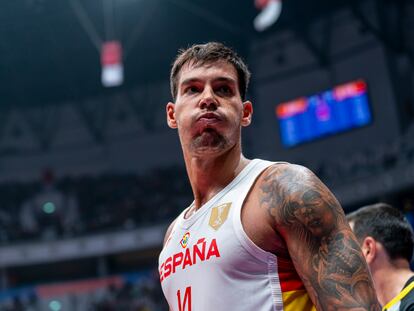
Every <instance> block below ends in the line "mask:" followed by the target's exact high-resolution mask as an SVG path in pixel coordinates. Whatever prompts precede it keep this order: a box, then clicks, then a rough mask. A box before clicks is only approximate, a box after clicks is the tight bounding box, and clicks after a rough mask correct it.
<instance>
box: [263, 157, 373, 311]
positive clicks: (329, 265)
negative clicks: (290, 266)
mask: <svg viewBox="0 0 414 311" xmlns="http://www.w3.org/2000/svg"><path fill="white" fill-rule="evenodd" d="M261 180H262V182H261V184H260V188H261V191H262V192H261V200H260V204H261V206H262V207H264V208H266V209H267V210H268V212H269V215H270V217H271V221H273V228H274V229H275V231H277V232H278V233H279V234H280V235H281V236H282V237H283V238H284V239H285V241H286V244H287V247H288V250H289V253H290V255H291V257H292V260H293V263H294V265H295V268H296V270H297V272H298V274H299V276H300V277H301V278H302V280H303V283H304V285H305V287H306V289H307V291H308V293H309V295H310V297H311V299H312V301H313V303H314V304H315V305H316V307H317V309H318V310H381V307H380V305H379V303H378V301H377V298H376V294H375V291H374V286H373V282H372V279H371V276H370V273H369V270H368V267H367V265H366V262H365V259H364V257H363V255H362V251H361V249H360V247H359V244H358V242H357V241H356V238H355V236H354V234H353V233H352V231H351V229H350V227H349V225H348V222H347V221H346V218H345V215H344V212H343V210H342V207H341V206H340V204H339V202H338V201H337V200H336V198H335V197H334V195H333V194H332V193H331V192H330V191H329V189H328V188H327V187H326V186H325V185H324V184H323V183H322V182H321V181H320V180H319V179H318V178H317V177H316V176H315V175H314V174H313V173H312V172H311V171H310V170H308V169H306V168H304V167H302V166H299V165H292V164H276V165H273V166H272V167H271V168H269V169H267V170H266V171H265V173H264V175H263V178H261Z"/></svg>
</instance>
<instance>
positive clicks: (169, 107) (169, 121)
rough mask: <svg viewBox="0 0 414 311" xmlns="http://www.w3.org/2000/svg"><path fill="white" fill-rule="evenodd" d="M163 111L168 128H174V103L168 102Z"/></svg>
mask: <svg viewBox="0 0 414 311" xmlns="http://www.w3.org/2000/svg"><path fill="white" fill-rule="evenodd" d="M165 111H166V112H167V124H168V126H169V127H170V128H172V129H176V128H177V120H176V119H175V104H174V103H172V102H169V103H168V104H167V106H166V107H165Z"/></svg>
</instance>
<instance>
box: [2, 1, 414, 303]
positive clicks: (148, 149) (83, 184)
mask: <svg viewBox="0 0 414 311" xmlns="http://www.w3.org/2000/svg"><path fill="white" fill-rule="evenodd" d="M270 2H272V3H278V5H281V11H280V12H279V13H280V15H279V16H273V20H272V16H270V17H269V18H270V20H268V21H264V22H263V20H262V22H263V24H261V25H258V17H259V15H260V14H262V13H264V12H263V11H264V10H266V5H268V3H270ZM279 9H280V7H279ZM270 13H272V12H270V11H269V12H267V14H270ZM273 13H275V12H273ZM0 25H1V27H0V102H1V103H0V310H5V311H8V310H10V311H11V310H33V311H34V310H45V311H46V310H51V311H65V310H75V311H77V310H79V311H83V310H85V311H86V310H102V311H112V310H120V311H123V310H131V311H135V310H136V311H162V310H168V309H169V308H168V305H167V303H166V302H165V299H164V295H163V292H162V290H161V287H160V282H159V271H158V255H159V253H160V250H161V248H162V244H163V239H164V234H165V232H166V229H167V227H168V225H169V224H170V223H171V221H173V220H174V218H175V217H176V216H177V215H178V214H179V213H180V212H181V211H182V210H183V209H184V208H186V207H187V206H189V205H190V204H191V202H192V200H193V194H192V191H191V187H190V183H189V180H188V176H187V173H186V167H185V165H184V161H183V159H182V150H181V147H180V143H179V139H178V135H177V133H176V131H174V130H171V129H170V128H168V126H167V123H166V113H165V105H166V104H167V103H168V102H169V101H171V100H172V99H171V95H170V85H169V74H170V69H171V64H172V62H173V60H174V58H175V56H176V54H177V51H178V50H179V49H180V48H186V47H188V46H190V45H192V44H195V43H205V42H209V41H217V42H223V43H225V44H226V45H228V46H231V47H232V48H234V49H235V50H236V51H237V52H238V53H239V55H240V56H241V57H242V58H243V59H244V60H245V61H246V63H247V64H248V66H249V69H250V71H251V73H252V78H251V84H250V88H249V91H248V94H247V98H248V99H249V100H251V101H252V103H253V107H254V114H253V120H254V121H253V122H252V125H250V126H249V127H247V128H244V129H243V140H242V146H243V150H244V154H245V155H246V157H248V158H250V159H252V158H263V159H268V160H271V161H286V162H290V163H296V164H300V165H303V166H305V167H308V168H309V169H311V170H312V171H313V172H314V173H315V174H316V175H317V176H318V177H319V178H320V179H321V180H322V181H323V182H324V183H325V184H326V185H327V186H328V187H329V189H330V190H331V191H332V192H333V193H334V195H335V196H336V198H337V199H338V201H339V202H340V203H341V205H342V207H343V209H344V211H345V213H349V212H352V211H354V210H356V209H357V208H359V207H360V206H363V205H367V204H371V203H376V202H386V203H389V204H391V205H393V206H395V207H397V208H399V209H400V210H402V211H403V213H404V214H405V216H406V217H407V219H408V220H409V221H410V222H411V223H412V224H414V70H413V69H414V2H412V1H409V0H398V1H391V0H361V1H356V0H338V1H328V0H315V1H299V0H289V1H287V0H270V1H266V0H263V1H254V0H246V1H240V0H227V1H222V0H210V1H203V0H146V1H144V0H94V1H92V0H63V1H56V0H15V1H6V0H3V1H1V3H0ZM312 107H313V108H312ZM229 310H232V309H231V308H229ZM186 311H187V310H186ZM193 311H194V310H193ZM195 311H198V310H195ZM255 311H256V310H255Z"/></svg>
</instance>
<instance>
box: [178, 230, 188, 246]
mask: <svg viewBox="0 0 414 311" xmlns="http://www.w3.org/2000/svg"><path fill="white" fill-rule="evenodd" d="M189 239H190V232H186V233H185V234H184V235H183V238H182V239H181V241H180V244H181V247H182V248H186V247H187V244H188V240H189Z"/></svg>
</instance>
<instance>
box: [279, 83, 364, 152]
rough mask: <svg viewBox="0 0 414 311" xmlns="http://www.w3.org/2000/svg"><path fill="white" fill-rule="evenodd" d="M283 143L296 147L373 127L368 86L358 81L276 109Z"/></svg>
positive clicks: (280, 105) (293, 101)
mask: <svg viewBox="0 0 414 311" xmlns="http://www.w3.org/2000/svg"><path fill="white" fill-rule="evenodd" d="M276 116H277V119H278V121H279V125H280V133H281V138H282V143H283V145H284V146H286V147H292V146H295V145H298V144H301V143H304V142H308V141H312V140H315V139H317V138H320V137H324V136H327V135H332V134H335V133H340V132H344V131H346V130H350V129H352V128H356V127H361V126H365V125H367V124H369V123H370V122H371V120H372V116H371V111H370V106H369V102H368V93H367V84H366V83H365V81H363V80H357V81H353V82H349V83H346V84H342V85H338V86H336V87H335V88H333V89H331V90H328V91H325V92H322V93H319V94H316V95H313V96H309V97H302V98H298V99H295V100H292V101H289V102H285V103H281V104H279V105H277V106H276Z"/></svg>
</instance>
